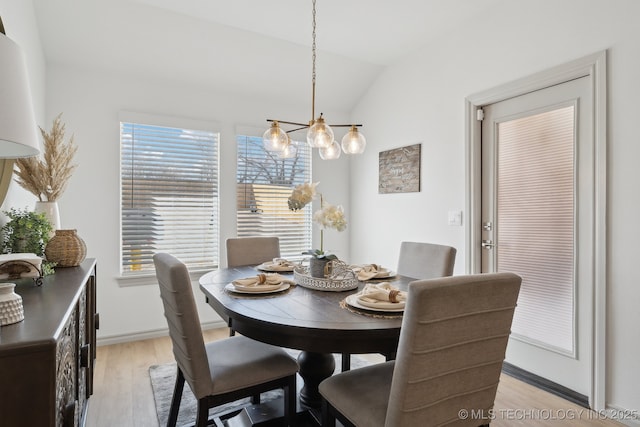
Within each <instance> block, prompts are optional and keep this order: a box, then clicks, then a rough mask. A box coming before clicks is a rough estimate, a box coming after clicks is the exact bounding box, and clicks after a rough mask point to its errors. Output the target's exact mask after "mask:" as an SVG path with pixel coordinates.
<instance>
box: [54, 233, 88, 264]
mask: <svg viewBox="0 0 640 427" xmlns="http://www.w3.org/2000/svg"><path fill="white" fill-rule="evenodd" d="M44 254H45V256H46V257H47V261H50V262H55V263H56V267H75V266H77V265H80V263H81V262H82V261H84V258H85V257H86V256H87V246H86V245H85V243H84V240H82V238H80V236H78V233H77V231H76V230H56V234H54V236H53V237H52V238H51V240H49V243H47V247H46V248H45V249H44Z"/></svg>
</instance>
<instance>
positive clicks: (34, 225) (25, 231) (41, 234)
mask: <svg viewBox="0 0 640 427" xmlns="http://www.w3.org/2000/svg"><path fill="white" fill-rule="evenodd" d="M4 213H5V215H7V217H8V218H9V221H8V222H7V223H6V224H5V225H4V226H3V227H2V229H1V231H2V253H5V254H10V253H33V254H36V255H38V256H39V257H44V248H45V246H46V245H47V243H48V242H49V237H50V235H51V231H52V228H51V224H50V223H49V221H48V220H47V218H46V217H45V216H44V214H42V213H38V212H31V211H27V210H26V209H25V210H21V209H14V208H12V209H11V210H9V211H5V212H4ZM42 269H43V274H45V275H46V274H50V273H52V272H53V265H51V263H45V262H43V264H42Z"/></svg>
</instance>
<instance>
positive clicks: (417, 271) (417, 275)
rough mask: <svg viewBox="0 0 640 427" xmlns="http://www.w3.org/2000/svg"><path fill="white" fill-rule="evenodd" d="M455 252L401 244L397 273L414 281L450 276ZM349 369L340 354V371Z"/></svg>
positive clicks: (346, 357)
mask: <svg viewBox="0 0 640 427" xmlns="http://www.w3.org/2000/svg"><path fill="white" fill-rule="evenodd" d="M456 252H457V251H456V248H454V247H451V246H445V245H436V244H433V243H420V242H402V243H401V244H400V259H399V260H398V271H397V273H398V274H400V275H401V276H407V277H413V278H414V279H434V278H436V277H445V276H451V275H452V274H453V266H454V264H455V262H456ZM387 357H389V356H388V355H387ZM350 368H351V356H350V355H349V354H348V353H342V370H343V371H348V370H349V369H350Z"/></svg>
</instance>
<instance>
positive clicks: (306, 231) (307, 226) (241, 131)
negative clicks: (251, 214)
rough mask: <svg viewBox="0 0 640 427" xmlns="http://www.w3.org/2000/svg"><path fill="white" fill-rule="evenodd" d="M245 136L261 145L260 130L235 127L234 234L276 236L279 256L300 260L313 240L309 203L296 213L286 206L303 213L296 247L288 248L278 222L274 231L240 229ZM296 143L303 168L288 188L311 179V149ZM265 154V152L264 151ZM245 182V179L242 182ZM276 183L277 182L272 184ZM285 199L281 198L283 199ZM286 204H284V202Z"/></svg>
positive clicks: (288, 192) (301, 142) (291, 188)
mask: <svg viewBox="0 0 640 427" xmlns="http://www.w3.org/2000/svg"><path fill="white" fill-rule="evenodd" d="M244 138H247V139H249V138H250V139H252V140H254V143H255V144H256V145H259V146H260V147H262V132H261V131H259V130H257V129H253V128H242V127H240V128H237V129H236V148H235V149H236V174H235V175H236V176H235V178H236V180H235V183H236V189H237V194H236V215H235V218H236V236H238V237H257V236H276V237H279V238H280V251H281V256H283V257H287V258H288V259H291V260H298V261H301V260H302V258H303V255H302V253H303V251H306V250H309V249H311V247H312V242H313V227H312V206H311V204H308V205H307V206H305V207H304V208H303V209H301V210H299V211H295V212H296V213H294V211H291V210H289V209H288V207H286V210H287V213H289V214H297V215H303V219H302V223H301V225H300V226H299V229H300V230H301V231H302V235H301V238H300V237H298V238H299V239H300V240H301V241H302V243H301V244H300V245H298V248H295V246H294V247H292V248H291V249H288V246H289V245H288V244H287V240H288V239H286V238H283V234H282V231H283V230H282V229H281V230H277V229H278V227H279V226H282V223H278V225H274V226H273V227H274V228H275V229H276V232H275V233H254V234H245V232H244V231H245V230H241V228H240V227H241V221H240V219H241V217H240V216H241V213H240V211H239V207H240V202H239V200H240V197H241V194H239V192H240V189H239V188H240V185H242V184H243V182H240V179H239V178H240V175H241V174H243V173H245V172H246V170H247V168H242V167H241V151H240V149H241V147H240V144H241V143H243V144H244V143H245V142H244V141H242V139H244ZM296 143H297V144H298V145H299V146H300V147H303V149H304V150H305V155H306V158H304V157H303V162H304V164H303V167H304V170H303V172H302V177H301V178H300V179H298V180H296V179H295V178H294V179H293V180H292V181H293V182H292V183H291V184H290V187H289V188H290V190H293V188H294V187H295V186H296V185H299V184H302V183H305V182H311V179H312V167H313V166H312V164H313V155H312V151H311V149H310V148H309V147H308V145H307V143H306V142H304V141H296ZM265 154H266V153H265ZM244 183H245V184H246V183H247V182H246V181H245V182H244ZM258 185H269V183H264V182H259V183H258ZM274 185H277V184H274ZM290 190H289V191H287V192H286V197H287V199H288V197H289V194H290ZM276 192H277V193H280V191H276ZM276 192H274V193H271V194H276ZM284 200H286V199H283V201H284ZM285 206H286V204H285Z"/></svg>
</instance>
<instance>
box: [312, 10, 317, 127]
mask: <svg viewBox="0 0 640 427" xmlns="http://www.w3.org/2000/svg"><path fill="white" fill-rule="evenodd" d="M312 4H313V7H312V12H311V13H312V15H311V16H312V21H311V22H312V27H311V28H312V30H311V121H313V120H314V119H315V117H316V116H315V108H316V0H312Z"/></svg>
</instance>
